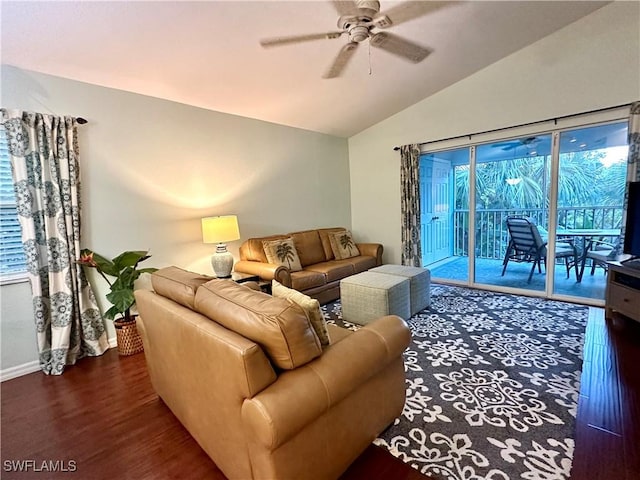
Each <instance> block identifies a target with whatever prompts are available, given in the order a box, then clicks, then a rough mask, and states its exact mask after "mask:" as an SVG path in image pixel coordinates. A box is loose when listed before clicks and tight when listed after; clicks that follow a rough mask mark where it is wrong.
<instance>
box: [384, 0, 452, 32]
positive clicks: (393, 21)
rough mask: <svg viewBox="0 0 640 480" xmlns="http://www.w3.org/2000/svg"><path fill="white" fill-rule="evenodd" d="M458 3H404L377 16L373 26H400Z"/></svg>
mask: <svg viewBox="0 0 640 480" xmlns="http://www.w3.org/2000/svg"><path fill="white" fill-rule="evenodd" d="M456 3H460V2H457V1H455V2H451V1H449V2H424V1H422V2H416V1H412V2H402V3H401V4H399V5H396V6H394V7H391V8H389V9H388V10H385V11H384V12H380V13H379V14H378V15H376V16H375V17H374V19H373V24H374V25H375V26H376V27H379V28H389V27H390V26H392V25H400V24H401V23H404V22H408V21H409V20H413V19H415V18H420V17H423V16H425V15H428V14H429V13H432V12H435V11H436V10H440V9H441V8H444V7H450V6H452V5H455V4H456Z"/></svg>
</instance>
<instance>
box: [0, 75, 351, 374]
mask: <svg viewBox="0 0 640 480" xmlns="http://www.w3.org/2000/svg"><path fill="white" fill-rule="evenodd" d="M194 88H197V87H194ZM1 100H2V106H3V107H5V108H18V109H22V110H31V111H38V112H43V113H55V114H58V115H75V116H82V117H84V118H86V119H87V120H89V123H88V124H86V125H84V126H80V127H79V142H80V155H81V158H80V161H81V175H82V202H83V205H82V206H83V223H82V229H83V239H82V246H83V247H86V248H91V249H93V250H95V251H97V252H98V253H100V254H101V255H104V256H108V257H113V256H115V255H117V254H119V253H121V252H122V251H124V250H132V249H133V250H135V249H147V248H149V249H151V254H152V258H151V259H149V260H147V261H146V262H145V263H144V264H143V265H144V266H155V267H163V266H167V265H178V266H181V267H183V268H187V269H190V270H194V271H199V272H202V273H208V274H211V273H212V271H211V265H210V256H211V253H212V252H213V250H214V249H215V246H214V245H204V244H203V243H202V236H201V231H200V218H201V217H204V216H210V215H222V214H237V215H238V222H239V226H240V234H241V236H242V238H243V239H246V238H249V237H251V236H260V235H266V234H271V233H283V232H288V231H294V230H301V229H306V228H314V227H328V226H336V225H341V226H347V227H349V226H350V224H351V207H350V196H349V166H348V150H347V141H346V139H342V138H337V137H332V136H329V135H323V134H318V133H314V132H310V131H305V130H300V129H295V128H291V127H284V126H280V125H275V124H271V123H266V122H262V121H258V120H251V119H247V118H243V117H238V116H234V115H228V114H223V113H218V112H213V111H209V110H203V109H200V108H195V107H190V106H186V105H183V104H178V103H174V102H169V101H165V100H160V99H156V98H152V97H147V96H142V95H137V94H131V93H127V92H123V91H119V90H114V89H109V88H104V87H99V86H95V85H89V84H85V83H80V82H76V81H71V80H67V79H63V78H58V77H52V76H49V75H43V74H38V73H34V72H30V71H24V70H20V69H17V68H14V67H7V66H2V92H1ZM240 243H241V242H240V241H239V242H231V243H229V244H228V247H229V250H230V251H231V252H232V253H233V254H234V255H235V256H236V258H237V252H238V247H239V246H240ZM93 283H94V285H95V286H96V287H97V289H98V293H99V294H104V293H106V288H105V283H104V281H103V280H102V279H101V278H99V277H95V278H94V282H93ZM9 289H11V291H10V290H9ZM0 293H1V295H2V299H3V302H2V303H3V307H2V318H1V321H0V325H1V327H2V332H1V333H2V349H3V352H2V365H1V368H2V369H6V368H8V367H12V366H14V365H16V364H18V363H20V362H25V361H29V359H31V357H32V356H33V354H34V352H35V348H34V349H33V350H32V351H30V352H27V349H26V347H23V346H24V345H26V344H30V343H33V342H35V333H34V326H33V318H32V315H31V314H30V309H31V296H30V294H31V293H30V288H29V287H28V285H25V284H22V285H18V286H9V287H0ZM10 295H11V296H12V301H13V300H15V306H14V307H11V308H9V307H8V306H7V308H5V301H4V300H5V298H9V296H10ZM105 302H106V300H105ZM103 306H104V304H103ZM16 312H18V313H16ZM27 315H28V316H29V317H30V318H29V319H26V318H24V317H25V316H27ZM27 320H28V321H27ZM109 332H110V335H111V336H112V337H113V336H114V332H113V330H112V328H111V326H110V325H109ZM18 345H21V347H20V348H19V349H20V352H16V351H15V348H12V346H16V347H17V346H18ZM32 359H33V360H35V359H37V357H34V358H32Z"/></svg>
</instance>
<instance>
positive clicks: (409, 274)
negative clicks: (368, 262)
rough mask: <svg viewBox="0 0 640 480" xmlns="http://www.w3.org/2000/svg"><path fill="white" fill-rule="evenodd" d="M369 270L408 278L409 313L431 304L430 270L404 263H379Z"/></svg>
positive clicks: (413, 313) (416, 311)
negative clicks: (379, 264)
mask: <svg viewBox="0 0 640 480" xmlns="http://www.w3.org/2000/svg"><path fill="white" fill-rule="evenodd" d="M369 271H370V272H377V273H385V274H388V275H398V276H400V277H405V278H408V279H409V298H410V299H411V315H415V314H416V313H418V312H419V311H420V310H424V309H425V308H427V307H428V306H429V305H430V304H431V292H430V287H431V272H429V270H427V269H426V268H420V267H409V266H405V265H381V266H379V267H376V268H372V269H371V270H369Z"/></svg>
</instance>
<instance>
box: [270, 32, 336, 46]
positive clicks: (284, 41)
mask: <svg viewBox="0 0 640 480" xmlns="http://www.w3.org/2000/svg"><path fill="white" fill-rule="evenodd" d="M343 33H345V32H344V31H342V32H327V33H311V34H308V35H292V36H289V37H273V38H264V39H262V40H260V45H262V46H263V47H265V48H269V47H278V46H280V45H289V44H291V43H300V42H308V41H310V40H323V39H333V38H339V37H340V35H342V34H343Z"/></svg>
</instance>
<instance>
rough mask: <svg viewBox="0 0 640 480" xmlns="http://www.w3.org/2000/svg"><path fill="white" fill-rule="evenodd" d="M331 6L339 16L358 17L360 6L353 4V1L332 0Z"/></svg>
mask: <svg viewBox="0 0 640 480" xmlns="http://www.w3.org/2000/svg"><path fill="white" fill-rule="evenodd" d="M331 4H332V5H333V8H335V9H336V12H338V15H340V16H343V15H349V16H353V15H358V6H357V5H356V4H355V2H353V0H331Z"/></svg>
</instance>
